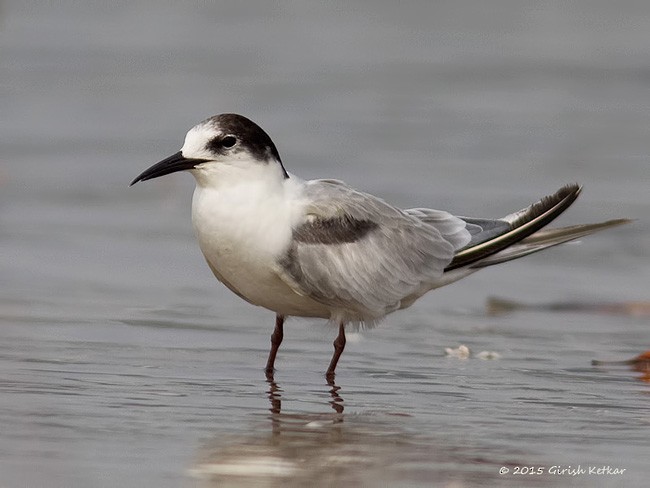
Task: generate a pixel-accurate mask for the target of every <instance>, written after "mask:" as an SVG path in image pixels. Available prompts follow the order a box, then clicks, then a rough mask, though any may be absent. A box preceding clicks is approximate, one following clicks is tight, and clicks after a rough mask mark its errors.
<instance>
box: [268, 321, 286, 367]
mask: <svg viewBox="0 0 650 488" xmlns="http://www.w3.org/2000/svg"><path fill="white" fill-rule="evenodd" d="M283 326H284V315H276V316H275V329H274V330H273V334H271V351H270V352H269V360H268V361H267V362H266V368H265V369H264V371H265V372H266V377H267V378H271V379H272V378H273V370H274V368H273V365H274V364H275V356H277V355H278V349H279V348H280V344H282V338H283V337H284V329H283Z"/></svg>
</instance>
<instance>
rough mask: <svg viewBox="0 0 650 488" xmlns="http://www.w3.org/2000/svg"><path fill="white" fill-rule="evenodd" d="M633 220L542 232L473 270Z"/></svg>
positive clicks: (474, 265) (618, 220) (492, 257)
mask: <svg viewBox="0 0 650 488" xmlns="http://www.w3.org/2000/svg"><path fill="white" fill-rule="evenodd" d="M630 222H632V220H629V219H616V220H608V221H607V222H601V223H598V224H584V225H572V226H570V227H560V228H557V229H548V230H540V231H538V232H536V233H535V234H533V235H531V236H529V237H527V238H525V239H523V240H522V241H520V242H517V243H516V244H513V245H512V246H510V247H508V248H507V249H504V250H502V251H499V252H498V253H496V254H493V255H492V256H488V257H487V258H486V259H483V260H481V261H478V262H476V263H474V264H472V265H471V266H470V267H471V268H485V267H486V266H492V265H494V264H500V263H505V262H507V261H512V260H513V259H517V258H521V257H523V256H528V255H529V254H533V253H536V252H538V251H541V250H543V249H548V248H549V247H553V246H557V245H558V244H563V243H565V242H568V241H572V240H574V239H579V238H581V237H584V236H588V235H589V234H593V233H595V232H598V231H601V230H604V229H609V228H611V227H617V226H619V225H623V224H629V223H630Z"/></svg>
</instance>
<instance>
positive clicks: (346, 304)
mask: <svg viewBox="0 0 650 488" xmlns="http://www.w3.org/2000/svg"><path fill="white" fill-rule="evenodd" d="M305 199H306V201H307V202H308V203H307V206H306V210H305V213H306V216H305V220H304V221H303V222H301V223H300V224H299V225H298V226H297V227H296V228H294V231H293V241H292V245H291V247H290V249H289V250H288V251H287V253H286V255H285V256H284V257H283V259H282V261H281V263H280V272H279V274H280V276H281V277H282V278H283V279H284V281H285V282H287V283H288V284H289V286H291V287H292V288H293V289H294V290H295V291H296V292H298V293H300V294H302V295H307V296H310V297H311V298H313V299H314V300H316V301H319V302H321V303H325V304H327V305H328V306H332V308H335V309H337V310H339V313H340V314H341V317H343V318H345V319H346V320H360V321H363V320H372V319H377V318H380V317H382V316H383V315H385V314H386V313H388V312H390V311H392V310H395V309H397V308H399V307H400V301H401V300H403V299H404V298H406V297H409V296H411V295H413V294H415V293H422V289H423V287H426V288H427V289H428V288H430V286H431V284H433V283H435V282H436V280H438V279H439V278H440V277H441V276H442V274H443V272H444V269H445V267H446V266H447V265H448V264H449V263H450V262H451V260H452V259H453V257H454V255H455V252H456V250H457V249H460V248H461V247H463V246H465V245H466V244H467V243H469V241H470V234H469V232H467V231H466V230H465V225H466V224H465V222H464V221H463V220H461V219H459V218H457V217H454V216H452V215H450V214H447V213H445V212H437V211H434V210H428V209H411V210H406V211H403V210H399V209H397V208H395V207H392V206H390V205H388V204H387V203H386V202H384V201H383V200H380V199H378V198H376V197H374V196H372V195H369V194H366V193H361V192H358V191H356V190H353V189H352V188H350V187H348V186H346V185H345V184H343V183H341V182H338V181H334V180H315V181H310V182H307V183H306V187H305Z"/></svg>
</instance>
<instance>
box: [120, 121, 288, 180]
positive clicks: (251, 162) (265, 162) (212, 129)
mask: <svg viewBox="0 0 650 488" xmlns="http://www.w3.org/2000/svg"><path fill="white" fill-rule="evenodd" d="M184 170H189V171H190V172H192V174H193V175H194V176H195V178H196V179H197V181H198V182H199V183H208V184H209V183H210V181H212V180H214V179H218V178H219V177H220V176H221V175H224V174H237V175H238V177H242V178H246V177H247V175H248V177H252V175H253V174H255V173H260V172H263V173H266V172H267V171H266V170H271V172H274V173H277V174H279V175H280V177H282V178H288V177H289V175H288V174H287V172H286V171H285V169H284V167H283V166H282V161H281V159H280V155H279V154H278V150H277V149H276V147H275V144H273V141H272V140H271V138H270V137H269V135H268V134H267V133H266V132H264V130H262V128H261V127H260V126H259V125H257V124H256V123H255V122H253V121H252V120H249V119H247V118H246V117H243V116H241V115H237V114H221V115H215V116H214V117H210V118H209V119H207V120H204V121H203V122H201V123H199V124H197V125H195V126H194V127H192V128H191V129H190V131H189V132H188V133H187V135H186V136H185V143H184V144H183V147H182V148H181V150H180V151H179V152H177V153H176V154H173V155H171V156H170V157H168V158H166V159H163V160H162V161H160V162H159V163H156V164H154V165H153V166H151V167H150V168H148V169H146V170H145V171H143V172H142V173H141V174H140V175H139V176H137V177H136V178H135V179H134V180H133V181H132V182H131V185H134V184H135V183H137V182H139V181H146V180H150V179H153V178H158V177H159V176H164V175H168V174H170V173H175V172H177V171H184Z"/></svg>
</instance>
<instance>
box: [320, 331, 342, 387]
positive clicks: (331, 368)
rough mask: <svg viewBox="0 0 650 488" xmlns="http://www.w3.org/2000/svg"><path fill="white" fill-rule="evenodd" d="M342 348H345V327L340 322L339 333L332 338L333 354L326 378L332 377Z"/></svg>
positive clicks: (330, 378)
mask: <svg viewBox="0 0 650 488" xmlns="http://www.w3.org/2000/svg"><path fill="white" fill-rule="evenodd" d="M343 349H345V327H344V325H343V322H341V323H340V324H339V335H337V336H336V339H334V355H333V356H332V360H331V361H330V366H329V368H327V373H325V377H326V378H327V379H328V380H333V379H334V370H336V363H338V362H339V358H340V357H341V353H342V352H343Z"/></svg>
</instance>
